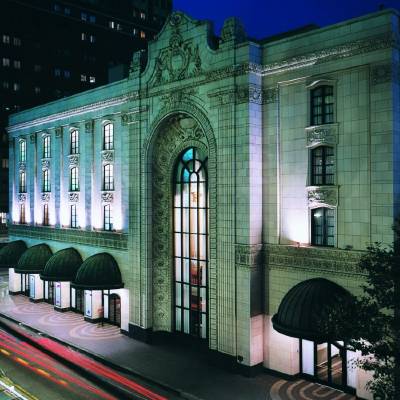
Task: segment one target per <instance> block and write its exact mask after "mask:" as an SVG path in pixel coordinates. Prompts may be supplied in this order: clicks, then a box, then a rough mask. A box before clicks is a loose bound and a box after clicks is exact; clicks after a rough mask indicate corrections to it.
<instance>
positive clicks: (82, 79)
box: [81, 74, 86, 82]
mask: <svg viewBox="0 0 400 400" xmlns="http://www.w3.org/2000/svg"><path fill="white" fill-rule="evenodd" d="M81 82H86V75H83V74H82V75H81Z"/></svg>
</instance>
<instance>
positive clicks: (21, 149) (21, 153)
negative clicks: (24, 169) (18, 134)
mask: <svg viewBox="0 0 400 400" xmlns="http://www.w3.org/2000/svg"><path fill="white" fill-rule="evenodd" d="M19 161H20V162H26V140H20V141H19Z"/></svg>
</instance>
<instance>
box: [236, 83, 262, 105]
mask: <svg viewBox="0 0 400 400" xmlns="http://www.w3.org/2000/svg"><path fill="white" fill-rule="evenodd" d="M262 96H263V92H262V89H261V87H260V86H258V85H249V86H244V87H239V88H238V90H237V92H236V103H247V102H248V103H255V104H262V102H263V97H262Z"/></svg>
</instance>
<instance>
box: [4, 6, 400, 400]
mask: <svg viewBox="0 0 400 400" xmlns="http://www.w3.org/2000/svg"><path fill="white" fill-rule="evenodd" d="M398 59H399V16H398V14H397V13H396V12H395V11H391V10H387V11H382V12H379V13H376V14H371V15H367V16H365V17H361V18H358V19H354V20H350V21H347V22H344V23H340V24H337V25H333V26H330V27H327V28H323V29H315V30H312V31H310V32H305V33H299V34H295V35H291V36H288V37H286V38H280V39H277V40H265V41H261V42H254V41H250V40H248V39H247V38H246V34H245V31H244V29H243V28H242V26H241V25H240V24H239V23H238V21H237V20H235V19H228V20H227V21H226V22H225V24H224V27H223V29H222V32H221V37H220V38H217V37H215V36H214V34H213V32H212V30H211V27H210V25H209V24H208V23H207V22H199V21H194V20H192V19H190V18H189V17H188V16H186V15H184V14H181V13H174V14H172V15H171V17H170V18H169V19H168V21H167V22H166V24H165V26H164V28H163V30H162V31H161V33H160V34H159V35H158V37H157V38H156V40H155V41H153V42H151V43H150V45H149V49H148V53H145V52H138V53H136V54H135V55H134V57H133V61H132V64H131V68H130V75H129V78H128V79H126V80H122V81H119V82H116V83H113V84H110V85H107V86H103V87H100V88H97V89H94V90H91V91H88V92H85V93H83V94H80V95H76V96H72V97H70V98H67V99H64V100H62V101H57V102H53V103H49V104H47V105H45V106H41V107H37V108H34V109H31V110H28V111H24V112H21V113H18V114H15V115H13V116H12V117H11V119H10V126H9V128H8V132H9V134H10V204H12V221H11V222H12V224H11V226H10V235H11V238H12V239H13V240H16V239H21V240H23V241H24V242H25V243H26V244H27V245H28V247H30V248H31V246H33V245H36V244H40V243H46V244H47V245H48V246H49V248H50V249H51V251H52V252H53V253H54V252H57V251H60V250H62V249H65V248H67V247H71V246H72V247H74V248H75V249H76V250H77V251H78V252H79V254H80V255H81V257H82V259H83V260H85V261H84V263H83V264H82V266H83V267H84V268H82V270H79V271H80V272H79V271H78V273H77V276H76V278H73V277H71V278H69V279H70V283H71V285H70V287H69V286H68V288H67V289H66V290H68V291H69V294H68V299H70V305H68V304H66V305H65V307H66V308H68V307H72V308H75V309H76V308H77V305H76V304H77V302H78V300H77V299H78V297H77V296H78V290H85V292H84V294H83V295H82V294H80V295H79V296H83V297H84V301H83V303H84V304H85V307H84V308H85V316H86V318H88V319H89V320H90V319H92V320H96V318H98V317H99V316H100V314H99V312H104V316H105V317H107V316H108V315H109V313H110V310H109V309H110V307H111V306H110V305H109V303H107V301H106V300H104V296H105V295H107V296H111V295H115V296H119V298H120V307H121V315H120V325H121V329H122V330H123V331H125V332H126V333H127V334H129V335H132V336H133V337H136V338H148V337H149V336H151V334H153V333H155V332H158V331H167V332H171V333H175V334H183V335H190V336H193V337H196V338H198V340H199V341H201V340H203V341H205V342H206V343H207V345H208V347H209V349H211V350H214V351H215V352H217V353H221V354H225V355H228V356H230V357H231V358H232V360H233V361H234V362H236V363H238V364H241V365H243V366H246V367H253V366H260V365H262V366H264V367H265V368H268V369H271V370H275V371H279V372H281V373H284V374H287V375H296V374H300V373H302V374H304V375H306V376H308V377H310V378H312V379H317V380H319V381H322V382H325V383H327V384H330V385H333V386H339V387H342V388H345V389H346V390H350V391H357V394H358V395H359V396H361V397H367V396H368V394H367V392H366V391H365V387H364V386H365V381H366V377H365V376H364V375H363V374H362V372H361V371H358V370H357V369H354V368H352V367H351V366H350V361H351V360H352V359H353V358H354V357H357V355H355V354H352V353H351V352H349V351H347V349H346V347H345V343H343V342H340V340H339V341H337V342H334V343H330V342H328V341H327V340H325V339H324V338H323V337H321V336H318V335H317V333H318V332H317V333H316V332H315V329H314V327H313V326H310V323H311V322H307V321H308V316H309V315H310V314H309V313H311V314H312V313H313V312H314V311H315V310H314V308H315V306H316V305H315V303H316V302H318V301H320V300H321V298H322V297H323V296H322V293H326V294H328V295H329V296H330V299H332V298H333V299H334V298H336V297H335V296H341V293H343V290H342V289H343V288H345V289H346V293H348V292H351V293H353V294H357V293H359V291H360V282H362V280H363V277H362V275H361V273H360V271H359V270H358V267H357V265H358V264H357V263H358V260H359V257H360V255H361V254H362V251H363V250H365V248H366V246H367V245H368V243H371V242H375V241H380V242H384V243H391V242H392V241H393V235H392V231H391V225H392V223H393V217H394V215H395V213H396V211H397V210H398V192H399V183H400V182H399V178H398V177H399V176H400V175H399V174H398V168H399V165H400V164H399V157H400V156H399V154H400V153H399V152H398V151H397V152H396V151H394V150H395V148H396V147H395V146H397V144H398V141H396V138H398V135H399V123H400V121H399V114H398V110H399V86H398V84H399V79H398V78H399V66H398ZM396 110H397V111H396ZM46 138H50V139H46ZM46 140H47V142H46ZM46 143H47V144H46ZM396 143H397V144H396ZM46 146H51V150H50V149H47V150H46ZM46 171H47V172H46ZM28 251H29V249H28ZM98 253H109V254H110V255H111V256H112V258H113V259H114V261H115V263H114V262H113V261H110V260H108V261H107V260H105V259H104V257H103V258H102V259H101V260H100V261H101V262H100V261H99V262H100V264H101V265H102V268H103V267H104V265H106V264H107V263H108V264H107V265H106V266H105V267H104V268H106V269H107V268H111V270H112V271H113V274H112V276H113V277H114V278H113V279H114V281H113V282H111V283H110V285H109V286H110V287H109V286H107V284H105V283H104V282H103V283H101V282H94V283H93V282H89V281H90V279H89V278H88V276H89V275H90V273H89V272H90V268H95V267H93V265H96V263H95V262H94V261H93V259H92V258H90V256H96V255H97V254H98ZM59 258H60V257H59ZM89 259H90V260H91V261H90V262H89V261H88V262H87V261H86V260H89ZM104 260H105V261H104ZM96 262H97V261H96ZM52 264H55V262H53V263H52ZM46 265H48V264H46ZM46 265H44V266H43V268H45V267H46ZM110 265H111V266H110ZM115 265H118V266H117V267H115ZM10 267H11V265H10ZM21 268H22V269H21ZM24 268H28V267H24V266H22V267H21V265H19V266H16V269H14V268H12V269H11V270H10V271H11V273H10V290H11V291H12V292H19V291H23V290H24V287H23V286H24V284H25V281H24V282H23V279H22V276H23V275H24V274H28V275H30V274H29V268H28V269H24ZM46 268H47V267H46ZM118 268H119V270H120V274H121V275H120V276H119V275H118V271H117V269H118ZM106 269H105V270H106ZM16 271H20V273H17V272H16ZM21 271H22V272H21ZM24 271H25V272H24ZM88 271H89V272H88ZM35 274H36V275H37V281H38V283H37V285H41V284H42V283H40V282H41V281H43V279H44V278H45V277H46V276H52V275H51V274H50V273H49V271H47V270H46V273H42V274H41V275H40V273H39V275H38V272H37V271H36V270H35V271H33V273H32V274H31V275H35ZM85 274H86V275H85ZM88 274H89V275H88ZM94 275H96V274H94ZM40 276H41V277H42V279H39V278H40ZM121 277H122V283H121ZM35 279H36V278H35ZM56 279H57V278H54V280H56ZM85 279H86V280H85ZM43 282H45V280H44V281H43ZM63 283H65V282H63ZM70 283H68V285H69V284H70ZM32 285H36V283H35V280H33V281H32ZM56 285H57V282H56ZM85 285H86V286H85ZM299 285H300V286H299ZM301 285H305V286H301ZM111 286H112V287H111ZM49 287H50V286H49V285H48V286H45V287H44V291H43V293H42V292H40V291H39V293H42V294H41V297H40V296H39V297H37V296H36V297H35V295H34V299H36V300H40V299H41V298H46V291H48V290H49V289H48V288H49ZM25 290H26V288H25ZM347 291H348V292H347ZM317 292H318V293H319V295H318V296H319V297H318V296H317V295H316V297H315V298H310V293H317ZM36 293H37V291H36ZM299 293H300V295H301V296H302V297H301V298H298V296H299ZM61 296H62V295H61ZM296 296H297V297H296ZM321 296H322V297H321ZM47 297H48V296H47ZM81 301H82V299H81V298H80V300H79V302H81ZM290 301H293V302H294V303H290ZM323 301H326V302H328V303H329V301H330V300H329V298H327V299H325V300H323ZM290 304H292V305H290ZM295 304H297V305H298V304H300V305H301V306H302V307H303V308H301V309H300V310H297V309H295ZM89 305H90V307H89ZM100 305H102V307H99V306H100ZM56 306H57V305H56ZM114 306H115V305H114ZM285 307H286V308H285ZM307 307H308V308H307ZM313 307H314V308H313ZM102 308H104V310H101V311H98V310H99V309H102ZM86 309H88V310H86ZM89 309H90V310H89ZM285 310H286V311H285ZM296 310H297V311H296ZM313 310H314V311H313ZM86 311H89V312H88V313H87V312H86ZM273 315H276V317H274V318H275V319H274V320H272V321H271V317H272V316H273ZM306 320H307V321H306ZM304 321H305V322H304ZM307 324H308V325H307ZM274 327H275V328H276V329H275V328H274ZM307 329H308V331H307Z"/></svg>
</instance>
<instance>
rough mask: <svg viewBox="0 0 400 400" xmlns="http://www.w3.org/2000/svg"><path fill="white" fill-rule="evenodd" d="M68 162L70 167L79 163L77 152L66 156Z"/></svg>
mask: <svg viewBox="0 0 400 400" xmlns="http://www.w3.org/2000/svg"><path fill="white" fill-rule="evenodd" d="M68 162H69V166H70V167H75V166H77V165H79V154H71V155H69V156H68Z"/></svg>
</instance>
